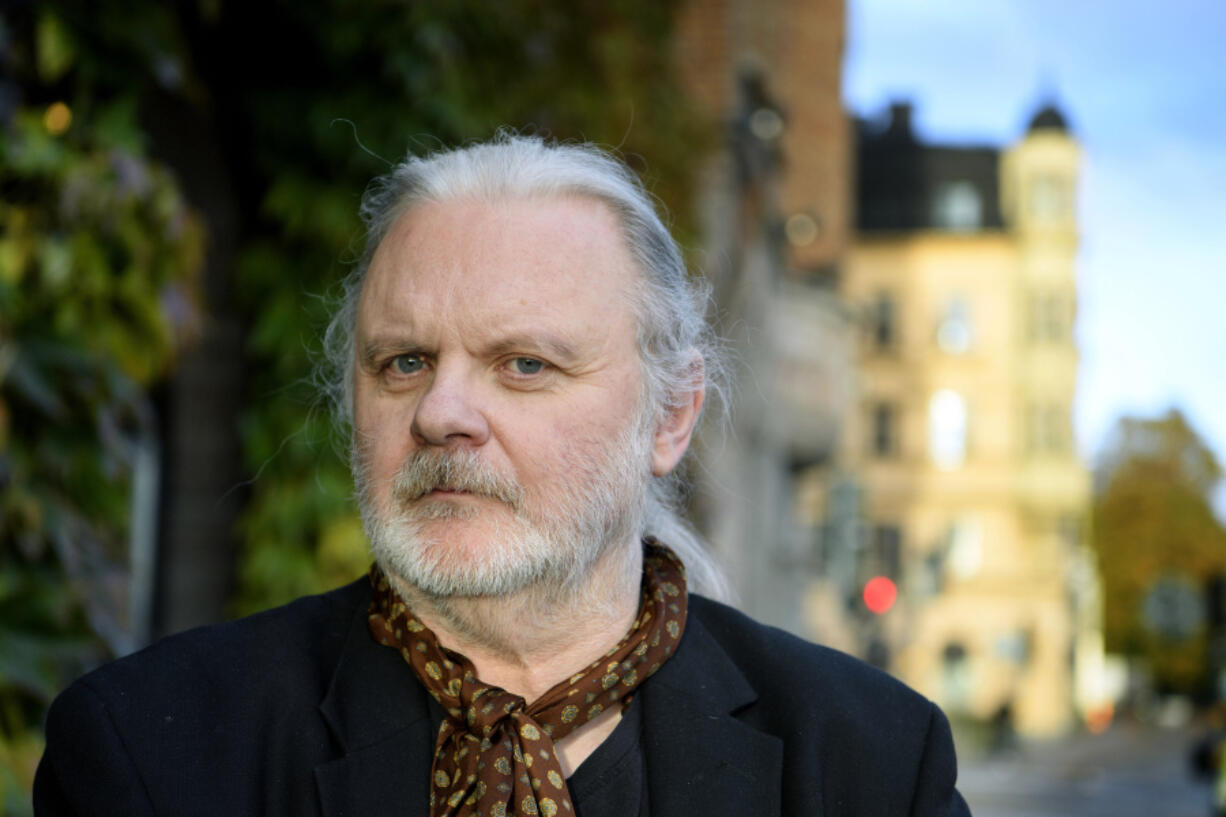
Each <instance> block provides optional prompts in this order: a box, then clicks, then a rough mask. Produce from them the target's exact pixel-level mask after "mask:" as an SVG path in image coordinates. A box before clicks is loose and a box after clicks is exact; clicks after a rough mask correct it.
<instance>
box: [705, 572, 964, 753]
mask: <svg viewBox="0 0 1226 817" xmlns="http://www.w3.org/2000/svg"><path fill="white" fill-rule="evenodd" d="M690 609H691V612H692V615H693V616H694V620H695V621H696V622H698V623H699V624H700V625H701V627H702V628H703V629H705V631H706V632H707V633H709V634H710V635H711V637H713V638H714V640H715V641H716V642H717V643H718V644H719V646H720V647H721V648H722V650H723V652H724V653H725V654H726V655H727V657H728V658H729V659H730V660H731V661H732V662H733V663H734V664H735V665H736V667H737V669H738V670H739V671H740V673H741V674H742V675H743V676H744V678H745V680H746V681H747V682H748V683H749V685H750V686H751V687H752V688H753V689H754V691H755V693H756V701H755V703H754V704H753V705H751V706H750V707H748V708H747V709H746V711H745V712H744V713H742V717H743V718H744V719H745V720H747V721H750V722H755V723H756V724H757V725H758V726H759V727H760V728H763V729H765V730H767V731H770V732H773V733H775V734H780V735H786V734H795V733H805V734H811V733H813V731H814V730H820V731H821V732H822V733H823V734H825V735H827V736H838V737H839V739H840V740H842V741H847V742H848V743H846V744H845V746H850V744H852V743H854V744H856V745H859V746H862V747H863V748H864V749H865V750H866V751H871V752H874V753H876V752H878V751H882V752H884V751H887V750H888V751H890V752H891V753H893V752H896V751H902V752H904V753H914V754H916V755H919V754H922V753H923V750H924V746H925V744H926V742H927V741H928V739H929V737H930V732H931V730H932V729H933V728H934V727H935V728H937V729H941V728H947V727H944V723H945V719H944V716H943V715H942V714H941V712H940V710H939V709H937V708H936V707H935V706H934V705H933V704H932V702H931V701H929V700H928V699H927V698H925V697H924V696H922V695H920V694H919V693H918V692H916V691H915V690H913V689H911V688H910V687H908V686H907V685H906V684H904V683H903V682H901V681H899V680H898V679H897V678H894V677H893V676H891V675H889V674H887V673H885V672H883V671H881V670H879V669H877V668H876V667H873V666H870V665H869V664H867V663H865V662H863V661H861V660H859V659H858V658H854V657H852V656H850V655H847V654H846V653H842V652H839V651H838V650H833V649H830V648H829V647H825V646H822V645H820V644H815V643H813V642H810V641H806V640H804V639H802V638H798V637H796V636H794V635H792V634H791V633H788V632H785V631H783V630H780V629H778V628H776V627H770V626H767V625H765V624H761V623H759V622H757V621H754V620H753V619H751V618H749V617H748V616H746V615H745V614H743V613H741V612H739V611H737V610H735V609H733V608H731V607H728V606H727V605H724V604H720V603H718V602H714V601H711V600H709V599H705V598H702V597H698V596H691V607H690ZM934 722H936V723H934Z"/></svg>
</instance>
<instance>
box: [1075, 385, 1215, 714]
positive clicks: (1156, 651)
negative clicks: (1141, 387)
mask: <svg viewBox="0 0 1226 817" xmlns="http://www.w3.org/2000/svg"><path fill="white" fill-rule="evenodd" d="M1221 477H1222V469H1221V466H1220V465H1219V464H1218V462H1217V461H1216V460H1215V459H1214V457H1213V453H1212V452H1211V451H1210V450H1209V449H1208V447H1207V446H1206V445H1205V444H1204V442H1203V441H1202V440H1201V439H1200V437H1198V436H1197V434H1196V432H1195V430H1194V429H1193V428H1192V427H1191V426H1189V425H1188V422H1187V420H1186V419H1185V418H1184V417H1183V415H1182V414H1180V412H1179V411H1177V410H1174V409H1172V410H1171V411H1170V412H1168V413H1167V414H1166V415H1165V416H1163V417H1160V418H1157V419H1153V420H1146V419H1136V418H1124V419H1122V420H1120V422H1119V425H1118V426H1117V428H1116V431H1115V435H1114V439H1113V442H1112V444H1111V446H1110V447H1109V448H1108V449H1107V450H1106V452H1105V454H1104V455H1103V457H1102V459H1101V460H1100V463H1099V466H1098V469H1097V473H1096V475H1095V479H1096V483H1097V486H1096V498H1095V504H1094V537H1093V538H1094V545H1095V549H1096V550H1097V552H1098V564H1099V569H1100V571H1101V574H1102V581H1103V594H1104V598H1105V610H1104V617H1103V626H1104V631H1105V637H1106V646H1107V649H1108V650H1109V651H1111V652H1117V653H1123V654H1126V655H1130V656H1135V657H1139V658H1143V659H1144V660H1145V662H1146V663H1147V664H1148V665H1149V667H1150V668H1151V669H1152V671H1153V673H1154V681H1155V683H1156V685H1157V686H1158V688H1159V689H1160V690H1165V691H1170V692H1184V693H1200V692H1203V691H1204V690H1205V689H1206V688H1207V687H1208V685H1209V683H1210V681H1211V678H1210V677H1209V672H1210V669H1211V666H1210V662H1209V660H1208V639H1209V635H1210V633H1209V632H1208V627H1207V626H1206V624H1207V623H1206V621H1205V618H1204V612H1205V603H1204V596H1203V594H1204V590H1205V587H1206V586H1207V584H1208V582H1209V580H1210V578H1211V577H1213V576H1215V575H1220V574H1223V573H1226V529H1224V528H1223V526H1222V524H1221V523H1220V522H1219V521H1218V520H1217V518H1216V517H1215V516H1214V513H1213V507H1212V505H1211V499H1210V498H1211V495H1212V491H1213V488H1214V486H1215V485H1216V484H1217V482H1218V480H1219V479H1221Z"/></svg>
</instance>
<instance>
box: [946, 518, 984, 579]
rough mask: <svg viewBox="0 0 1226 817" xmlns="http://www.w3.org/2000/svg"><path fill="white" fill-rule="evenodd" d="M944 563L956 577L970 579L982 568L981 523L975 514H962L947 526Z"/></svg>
mask: <svg viewBox="0 0 1226 817" xmlns="http://www.w3.org/2000/svg"><path fill="white" fill-rule="evenodd" d="M946 535H947V536H948V541H947V543H946V551H945V565H946V567H947V568H948V570H949V573H950V574H951V575H952V576H953V577H954V578H956V579H962V580H966V579H972V578H974V577H975V576H978V575H979V571H980V570H981V569H982V568H983V525H982V523H981V522H980V521H979V518H978V517H976V516H963V517H960V518H958V519H956V520H955V521H954V522H953V524H951V525H950V526H949V531H948V533H947V534H946Z"/></svg>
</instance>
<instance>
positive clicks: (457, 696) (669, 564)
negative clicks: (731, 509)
mask: <svg viewBox="0 0 1226 817" xmlns="http://www.w3.org/2000/svg"><path fill="white" fill-rule="evenodd" d="M644 546H645V553H644V558H643V582H642V594H641V599H640V603H639V613H638V616H637V617H636V618H635V620H634V624H633V625H632V626H631V627H630V631H629V632H628V633H627V634H626V635H625V637H624V638H622V640H621V641H619V642H618V643H617V644H616V645H615V646H614V647H613V648H612V649H610V650H609V651H608V652H607V653H605V655H603V656H601V657H600V658H598V659H596V660H595V661H593V662H592V663H591V664H589V665H588V666H587V667H586V668H584V669H583V670H582V671H580V672H577V673H575V674H574V675H572V676H571V677H570V678H568V679H566V680H564V681H562V682H561V683H559V684H557V685H555V686H554V687H552V688H550V689H549V690H548V691H546V692H545V694H544V695H542V696H541V697H540V698H539V699H537V700H536V701H533V702H532V703H531V704H528V703H527V702H526V701H525V700H524V699H523V698H522V697H521V696H519V695H515V694H513V693H510V692H507V691H506V690H504V689H501V688H499V687H496V686H494V685H492V684H486V683H483V682H482V681H481V679H480V678H478V677H477V675H476V671H475V669H474V668H473V665H472V662H470V661H469V660H468V659H467V658H465V657H464V656H463V655H461V654H459V653H457V652H453V651H451V650H448V649H447V648H445V647H443V646H442V645H441V644H439V642H438V638H437V637H436V636H435V635H434V633H432V632H431V631H430V630H429V628H427V627H426V626H425V625H424V624H422V622H421V621H420V620H419V619H417V618H416V617H415V616H414V615H413V613H412V611H410V610H409V609H408V607H407V605H405V604H404V602H403V601H402V600H401V599H400V597H399V596H398V595H397V594H396V592H395V590H394V588H393V587H392V584H391V582H390V581H389V580H388V578H387V576H386V575H385V574H384V573H383V572H382V570H380V569H379V567H378V565H377V564H376V565H373V566H372V567H371V572H370V580H371V585H372V587H373V590H374V595H373V598H372V600H371V606H370V613H369V616H368V621H369V625H370V632H371V635H372V636H373V637H374V639H375V640H376V641H378V642H379V643H380V644H383V645H384V646H387V647H391V648H393V649H396V650H398V651H399V652H400V655H401V657H403V658H404V660H405V661H407V662H408V664H409V666H411V667H412V668H413V672H414V674H415V675H416V676H417V678H418V679H419V680H420V681H421V682H422V684H423V685H424V686H425V688H426V690H427V691H428V692H429V693H430V695H431V696H433V698H434V699H435V700H436V701H438V703H439V705H440V706H441V707H442V708H443V711H444V713H446V717H444V719H443V722H442V724H441V725H440V726H439V733H438V738H437V740H436V741H435V751H434V760H433V762H432V765H431V769H430V779H431V787H430V814H431V817H476V816H477V815H480V817H509V816H510V815H529V816H530V817H538V815H543V817H555V815H558V814H562V815H564V817H567V815H573V814H574V807H573V805H572V804H571V801H570V792H569V791H568V789H567V787H566V780H565V778H564V776H563V774H562V765H561V763H560V762H559V760H558V756H557V752H556V751H555V748H554V742H555V741H558V740H561V739H563V738H565V737H566V736H567V735H569V734H570V733H571V732H574V731H576V730H578V729H580V728H582V727H583V726H585V725H587V724H589V723H591V722H592V721H594V720H596V719H597V718H598V717H600V716H601V715H602V714H603V713H604V712H606V711H608V710H611V709H618V710H619V709H620V708H621V707H623V706H625V705H626V704H628V703H629V702H630V699H631V698H632V697H633V696H634V694H635V693H636V692H637V690H638V688H639V687H640V686H641V685H642V683H643V682H644V681H645V680H646V679H647V678H648V677H649V676H650V675H652V674H653V673H654V672H655V671H656V670H658V669H659V668H660V666H661V664H663V663H664V662H665V661H667V660H668V658H669V657H671V656H672V654H673V651H674V649H675V648H676V646H677V644H678V643H679V642H680V640H681V635H682V633H683V632H684V629H685V614H686V606H685V602H686V595H685V567H684V566H683V565H682V564H681V561H680V560H679V559H678V558H677V557H676V555H675V554H674V553H673V552H672V551H671V550H669V549H668V548H667V547H664V546H663V545H661V544H659V543H658V542H656V541H655V540H653V539H647V540H644Z"/></svg>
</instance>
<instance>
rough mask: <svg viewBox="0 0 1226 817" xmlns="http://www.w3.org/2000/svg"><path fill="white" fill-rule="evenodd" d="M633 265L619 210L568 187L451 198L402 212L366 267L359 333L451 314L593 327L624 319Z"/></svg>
mask: <svg viewBox="0 0 1226 817" xmlns="http://www.w3.org/2000/svg"><path fill="white" fill-rule="evenodd" d="M639 277H640V273H639V271H638V265H637V264H636V263H635V259H634V258H633V256H632V254H631V252H630V251H629V248H628V246H627V243H626V240H625V236H624V231H623V229H622V225H621V222H620V220H619V219H618V218H617V217H616V215H615V214H614V212H613V211H612V209H611V208H610V207H609V206H608V205H606V204H605V203H604V202H602V201H600V200H597V199H593V198H589V197H578V196H532V197H518V198H505V199H495V200H489V199H479V198H457V199H451V200H446V201H436V202H425V203H419V204H416V205H414V206H413V207H412V208H409V209H407V210H405V211H404V212H402V213H401V214H400V216H399V217H398V218H397V219H396V221H395V222H394V223H393V224H392V225H391V227H390V228H389V229H388V230H387V233H386V235H385V236H384V237H383V239H382V241H381V242H380V244H379V246H378V248H377V249H376V251H375V252H374V254H373V256H372V258H371V261H370V264H369V267H368V269H367V271H366V275H365V279H364V281H363V285H362V291H361V296H360V299H359V310H358V325H359V333H360V334H366V333H368V332H370V331H376V330H379V329H384V330H385V329H388V328H390V327H391V326H393V325H405V324H409V325H416V326H420V325H425V324H431V323H437V322H439V321H441V320H446V319H448V318H451V317H454V318H456V319H461V318H463V319H465V320H468V321H469V323H470V325H469V329H470V330H473V331H484V330H486V329H488V328H490V327H491V326H496V327H500V328H501V327H511V328H512V329H513V330H514V331H520V330H521V329H527V328H531V324H532V322H533V321H538V320H539V321H545V322H549V323H553V324H556V325H557V326H558V327H559V328H565V329H567V330H568V331H573V332H578V333H582V332H584V331H585V330H587V331H591V332H595V333H597V334H600V333H602V332H607V331H608V330H609V328H610V327H611V325H613V324H617V323H622V322H624V320H626V319H629V320H630V321H631V322H633V313H634V312H635V311H636V310H635V309H634V304H635V303H636V295H637V292H638V286H637V285H638V282H639Z"/></svg>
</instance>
